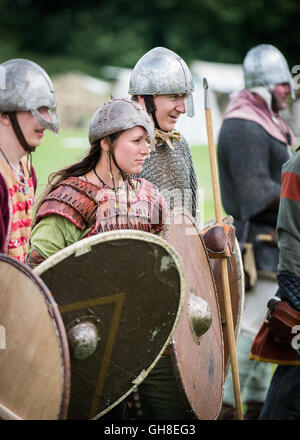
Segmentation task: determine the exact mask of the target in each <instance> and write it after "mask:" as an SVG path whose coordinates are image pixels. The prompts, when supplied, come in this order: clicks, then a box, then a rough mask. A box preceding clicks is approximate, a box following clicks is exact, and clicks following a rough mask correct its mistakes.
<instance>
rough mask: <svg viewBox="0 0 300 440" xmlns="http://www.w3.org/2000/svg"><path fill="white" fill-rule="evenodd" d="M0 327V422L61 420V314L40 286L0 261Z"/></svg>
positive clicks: (15, 265)
mask: <svg viewBox="0 0 300 440" xmlns="http://www.w3.org/2000/svg"><path fill="white" fill-rule="evenodd" d="M0 324H1V325H0V333H1V335H0V418H2V419H30V420H39V419H41V420H42V419H64V418H66V415H67V408H68V402H69V395H70V361H69V349H68V342H67V336H66V332H65V328H64V325H63V322H62V319H61V316H60V313H59V311H58V308H57V305H56V303H55V301H54V300H53V297H52V295H51V293H50V292H49V290H48V288H47V287H46V286H45V284H44V283H43V282H42V280H41V279H40V278H39V277H37V276H36V275H34V274H33V273H32V272H31V270H29V268H28V267H26V266H25V265H24V264H22V263H19V262H18V261H16V260H15V259H13V258H10V257H8V256H5V255H0Z"/></svg>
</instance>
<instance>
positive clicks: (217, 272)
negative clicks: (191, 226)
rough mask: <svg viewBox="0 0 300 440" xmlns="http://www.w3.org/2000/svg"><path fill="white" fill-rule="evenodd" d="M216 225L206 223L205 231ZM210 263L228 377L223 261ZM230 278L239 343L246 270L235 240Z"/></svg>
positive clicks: (233, 317) (211, 222)
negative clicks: (219, 314)
mask: <svg viewBox="0 0 300 440" xmlns="http://www.w3.org/2000/svg"><path fill="white" fill-rule="evenodd" d="M214 223H215V220H211V221H209V222H207V223H205V224H204V225H203V229H206V228H207V227H209V226H212V225H213V224H214ZM210 262H211V267H212V271H213V275H214V279H215V284H216V289H217V294H218V302H219V306H220V313H221V321H222V331H223V341H224V365H225V376H226V374H227V372H228V369H229V365H230V354H229V344H228V334H227V325H226V313H225V302H224V291H223V283H222V273H221V261H220V259H218V258H216V259H210ZM228 278H229V286H230V299H231V307H232V319H233V326H234V337H235V340H236V342H237V340H238V337H239V334H240V329H241V325H242V317H243V310H244V303H245V282H244V270H243V262H242V256H241V251H240V246H239V243H238V241H237V239H235V248H234V254H233V255H231V257H230V258H229V261H228Z"/></svg>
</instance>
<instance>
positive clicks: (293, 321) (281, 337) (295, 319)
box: [265, 301, 300, 343]
mask: <svg viewBox="0 0 300 440" xmlns="http://www.w3.org/2000/svg"><path fill="white" fill-rule="evenodd" d="M265 324H266V326H267V327H269V328H270V331H271V333H272V334H273V336H274V338H275V340H276V342H279V343H290V342H291V341H292V339H293V337H294V336H295V333H293V332H292V329H293V327H294V326H295V325H300V312H298V311H297V310H295V309H293V308H292V307H291V306H289V304H288V303H287V302H286V301H279V302H278V303H277V304H276V305H275V306H274V308H273V309H272V310H270V311H269V313H268V315H267V317H266V319H265Z"/></svg>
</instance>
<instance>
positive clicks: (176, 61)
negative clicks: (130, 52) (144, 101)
mask: <svg viewBox="0 0 300 440" xmlns="http://www.w3.org/2000/svg"><path fill="white" fill-rule="evenodd" d="M193 91H194V81H193V76H192V73H191V71H190V69H189V68H188V66H187V64H186V63H185V61H184V60H183V59H182V58H181V57H180V56H179V55H177V54H176V53H175V52H173V51H172V50H169V49H166V48H165V47H155V48H154V49H151V50H150V51H149V52H147V53H146V54H145V55H144V56H142V58H140V60H139V61H138V62H137V63H136V65H135V67H134V69H133V71H132V74H131V78H130V84H129V92H128V93H129V94H130V95H173V94H174V95H175V94H176V95H178V94H186V95H187V115H188V116H190V117H192V116H194V109H193V98H192V93H193Z"/></svg>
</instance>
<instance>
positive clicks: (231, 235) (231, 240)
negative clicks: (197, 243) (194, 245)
mask: <svg viewBox="0 0 300 440" xmlns="http://www.w3.org/2000/svg"><path fill="white" fill-rule="evenodd" d="M202 237H203V240H204V243H205V246H206V248H207V252H208V256H209V257H210V258H225V257H230V256H231V255H232V254H234V245H235V227H234V226H232V225H226V224H218V223H216V224H214V225H213V226H210V227H209V228H206V229H204V230H203V231H202Z"/></svg>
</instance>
